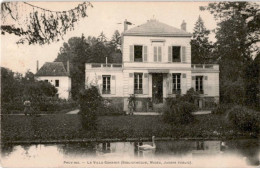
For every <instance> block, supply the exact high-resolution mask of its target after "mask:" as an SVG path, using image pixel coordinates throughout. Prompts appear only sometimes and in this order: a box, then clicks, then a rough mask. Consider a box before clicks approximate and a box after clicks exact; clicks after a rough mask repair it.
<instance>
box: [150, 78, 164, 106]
mask: <svg viewBox="0 0 260 171" xmlns="http://www.w3.org/2000/svg"><path fill="white" fill-rule="evenodd" d="M152 80H153V81H152V86H153V89H152V90H153V102H154V103H162V102H163V74H153V75H152Z"/></svg>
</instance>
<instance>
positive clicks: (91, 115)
mask: <svg viewBox="0 0 260 171" xmlns="http://www.w3.org/2000/svg"><path fill="white" fill-rule="evenodd" d="M79 104H80V115H81V123H82V127H83V128H84V129H90V130H93V129H94V130H95V129H96V128H97V123H96V122H97V115H98V111H99V109H100V108H102V107H103V98H102V97H101V95H100V93H99V90H98V88H97V87H95V86H90V87H89V88H87V89H85V90H82V91H81V92H80V95H79Z"/></svg>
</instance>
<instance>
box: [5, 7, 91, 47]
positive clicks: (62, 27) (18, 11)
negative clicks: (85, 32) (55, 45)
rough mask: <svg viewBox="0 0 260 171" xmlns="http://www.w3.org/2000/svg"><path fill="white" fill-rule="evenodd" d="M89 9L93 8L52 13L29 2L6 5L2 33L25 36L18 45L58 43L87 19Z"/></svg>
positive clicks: (79, 8)
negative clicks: (81, 19)
mask: <svg viewBox="0 0 260 171" xmlns="http://www.w3.org/2000/svg"><path fill="white" fill-rule="evenodd" d="M89 6H90V7H92V4H91V3H89V2H83V3H81V4H79V5H78V6H77V7H76V8H74V9H71V10H68V11H51V10H47V9H43V8H40V7H38V6H35V5H32V4H30V3H28V2H3V3H1V16H2V17H1V19H2V23H1V33H2V34H5V33H10V34H15V35H17V36H22V38H21V39H20V40H19V41H18V42H17V43H24V42H25V41H27V42H28V43H29V44H37V43H38V44H46V43H50V42H53V41H59V39H60V38H63V36H64V35H65V34H66V33H67V32H68V31H70V30H72V29H74V25H75V23H76V22H78V21H79V20H80V18H85V17H87V14H86V10H87V8H88V7H89Z"/></svg>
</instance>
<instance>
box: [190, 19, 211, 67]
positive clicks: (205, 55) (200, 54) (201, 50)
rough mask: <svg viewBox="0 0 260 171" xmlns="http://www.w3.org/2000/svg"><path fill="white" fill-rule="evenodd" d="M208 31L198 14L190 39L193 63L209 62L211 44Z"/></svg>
mask: <svg viewBox="0 0 260 171" xmlns="http://www.w3.org/2000/svg"><path fill="white" fill-rule="evenodd" d="M209 33H210V31H209V30H207V29H206V27H205V26H204V22H203V20H202V19H201V17H200V16H199V18H198V20H197V22H196V24H195V27H194V30H193V36H192V40H191V43H190V44H191V62H192V63H193V64H201V63H202V64H205V63H211V62H212V61H211V60H210V57H211V49H212V45H211V44H210V43H209V37H208V35H209Z"/></svg>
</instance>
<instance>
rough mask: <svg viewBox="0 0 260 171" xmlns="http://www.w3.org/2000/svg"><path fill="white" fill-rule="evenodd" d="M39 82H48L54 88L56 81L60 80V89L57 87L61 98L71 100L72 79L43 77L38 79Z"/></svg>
mask: <svg viewBox="0 0 260 171" xmlns="http://www.w3.org/2000/svg"><path fill="white" fill-rule="evenodd" d="M37 80H39V81H44V80H48V82H49V83H51V84H52V85H53V86H55V80H59V87H55V88H57V90H58V94H59V98H62V99H69V98H70V91H71V78H70V77H66V76H60V77H57V76H41V77H37Z"/></svg>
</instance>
